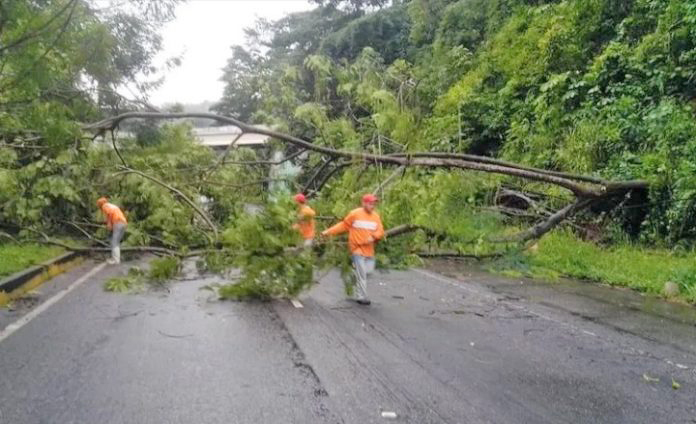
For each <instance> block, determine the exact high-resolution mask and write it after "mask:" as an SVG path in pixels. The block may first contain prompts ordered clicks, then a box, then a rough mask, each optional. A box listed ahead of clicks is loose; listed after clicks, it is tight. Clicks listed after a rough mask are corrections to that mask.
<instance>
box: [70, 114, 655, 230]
mask: <svg viewBox="0 0 696 424" xmlns="http://www.w3.org/2000/svg"><path fill="white" fill-rule="evenodd" d="M188 118H203V119H211V120H214V121H217V122H220V123H225V124H231V125H234V126H236V127H238V128H239V129H240V130H241V132H242V134H244V133H254V134H262V135H267V136H269V137H272V138H274V139H276V140H279V141H281V142H284V143H288V144H290V145H293V146H295V147H297V148H300V149H301V151H308V152H313V153H317V154H319V155H322V156H324V157H326V158H327V159H326V160H325V161H324V162H323V164H322V165H321V166H320V167H319V169H318V170H317V171H316V172H315V173H314V175H313V176H312V177H311V178H310V181H314V180H315V179H316V178H317V177H318V176H319V175H320V174H321V173H322V171H323V170H325V169H326V168H327V167H328V166H329V165H330V164H331V163H332V162H334V161H337V160H343V162H341V163H340V164H339V165H337V166H336V167H335V168H334V169H333V170H332V171H331V172H329V173H327V174H326V175H327V176H326V177H325V179H324V180H322V183H321V184H320V185H319V186H318V187H315V188H314V190H313V193H316V192H317V191H319V190H320V189H321V187H322V186H323V184H325V183H326V180H328V178H330V177H331V176H332V175H333V174H334V173H335V172H337V171H339V170H340V169H341V168H344V167H347V166H349V165H356V164H363V165H365V166H371V165H385V166H396V167H398V168H397V170H398V171H399V172H401V171H402V170H404V169H406V168H409V167H424V168H444V169H462V170H469V171H476V172H484V173H491V174H498V175H505V176H509V177H515V178H520V179H523V180H527V181H534V182H540V183H545V184H550V185H554V186H558V187H561V188H563V189H565V190H567V191H568V192H570V193H571V194H572V195H573V197H574V200H573V201H571V202H570V203H568V204H567V205H566V206H564V207H562V208H561V209H559V210H558V211H556V212H554V213H551V214H550V215H549V216H548V217H547V218H546V219H545V220H543V221H541V222H539V223H537V224H535V225H534V226H533V227H531V228H529V229H528V230H526V231H522V232H520V233H519V234H517V235H515V236H510V237H505V238H503V239H499V240H501V241H505V242H512V241H517V242H525V241H529V240H533V239H537V238H540V237H542V236H543V235H544V234H546V233H547V232H549V231H550V230H552V229H553V228H555V227H556V226H557V225H559V224H560V223H561V222H563V221H564V220H566V219H568V218H570V217H572V216H573V215H575V214H577V213H578V212H580V211H582V210H585V209H586V208H588V207H589V206H591V205H592V204H594V203H595V202H598V201H602V200H604V199H607V198H611V197H615V196H620V195H625V194H626V193H627V192H630V191H632V190H647V189H648V186H649V184H648V182H647V181H644V180H629V181H609V180H605V179H602V178H599V177H593V176H586V175H577V174H571V173H566V172H558V171H553V170H544V169H539V168H534V167H529V166H524V165H521V164H515V163H511V162H507V161H502V160H498V159H495V158H490V157H485V156H477V155H470V154H461V153H444V152H399V153H393V154H384V155H380V154H373V153H367V152H354V151H346V150H339V149H334V148H331V147H326V146H322V145H319V144H316V143H312V142H310V141H307V140H303V139H301V138H298V137H295V136H292V135H289V134H285V133H282V132H278V131H274V130H271V129H267V128H261V127H257V126H253V125H249V124H247V123H244V122H241V121H239V120H237V119H235V118H232V117H228V116H222V115H217V114H212V113H158V112H128V113H124V114H120V115H117V116H114V117H110V118H107V119H104V120H101V121H99V122H96V123H92V124H89V125H85V126H84V127H83V129H84V130H86V131H93V132H94V133H95V134H96V135H99V134H104V133H105V132H107V131H114V130H115V129H117V128H118V126H119V125H120V124H121V123H122V122H124V121H126V120H131V119H148V120H174V119H188ZM236 141H237V139H235V140H234V141H233V142H232V143H231V144H230V146H229V148H231V147H232V146H233V145H234V144H235V143H236ZM229 148H228V149H227V150H226V152H225V156H226V155H227V153H228V152H229ZM225 156H223V159H222V160H221V161H220V163H218V165H216V166H221V165H222V164H224V158H225ZM132 172H137V171H132ZM396 174H398V172H397V173H395V174H394V175H393V176H392V177H390V178H393V177H394V176H395V175H396ZM388 183H389V179H388V180H385V182H384V184H385V185H386V184H388ZM305 189H306V190H308V189H309V184H308V185H307V186H306V187H305ZM378 189H379V187H378ZM184 199H185V198H184ZM187 203H189V202H187ZM191 206H192V207H195V205H191ZM206 222H209V221H208V220H207V219H206Z"/></svg>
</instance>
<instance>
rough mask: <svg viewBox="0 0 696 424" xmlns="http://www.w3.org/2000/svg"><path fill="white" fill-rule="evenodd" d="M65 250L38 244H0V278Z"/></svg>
mask: <svg viewBox="0 0 696 424" xmlns="http://www.w3.org/2000/svg"><path fill="white" fill-rule="evenodd" d="M64 251H65V250H64V249H63V248H61V247H57V246H44V245H40V244H15V243H8V244H0V277H4V276H7V275H10V274H12V273H15V272H18V271H21V270H23V269H25V268H28V267H30V266H32V265H36V264H38V263H41V262H44V261H47V260H49V259H51V258H54V257H56V256H58V255H60V254H61V253H63V252H64Z"/></svg>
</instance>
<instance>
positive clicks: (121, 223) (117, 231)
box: [97, 197, 128, 265]
mask: <svg viewBox="0 0 696 424" xmlns="http://www.w3.org/2000/svg"><path fill="white" fill-rule="evenodd" d="M97 207H98V208H99V209H101V211H102V213H104V216H105V217H106V228H107V229H108V230H109V231H111V258H110V259H108V260H107V262H108V263H109V264H111V265H114V264H119V263H121V239H122V238H123V234H125V232H126V226H128V221H127V220H126V216H125V215H124V214H123V211H122V210H121V209H120V208H119V207H118V206H116V205H113V204H111V203H109V202H108V201H107V200H106V197H100V198H99V200H97Z"/></svg>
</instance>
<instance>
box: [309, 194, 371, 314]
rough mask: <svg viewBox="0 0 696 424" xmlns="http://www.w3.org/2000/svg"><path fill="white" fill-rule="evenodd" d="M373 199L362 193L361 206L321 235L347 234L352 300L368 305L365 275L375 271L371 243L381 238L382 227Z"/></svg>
mask: <svg viewBox="0 0 696 424" xmlns="http://www.w3.org/2000/svg"><path fill="white" fill-rule="evenodd" d="M377 201H378V199H377V197H376V196H375V195H373V194H366V195H364V196H363V197H362V207H360V208H357V209H354V210H352V211H351V212H350V213H349V214H348V215H347V216H346V217H345V218H343V221H341V222H339V223H338V224H336V225H334V226H333V227H331V228H329V229H328V230H325V231H324V232H322V233H321V235H322V236H335V235H338V234H342V233H345V232H346V231H347V232H348V249H350V254H351V259H352V261H353V270H354V273H355V277H356V280H357V284H356V301H357V302H358V303H359V304H361V305H369V304H370V303H371V302H370V300H369V299H368V297H367V276H368V274H370V273H372V271H374V269H375V243H376V242H377V241H378V240H380V239H382V237H384V227H383V226H382V220H381V219H380V217H379V214H378V213H377V212H376V211H375V205H376V204H377Z"/></svg>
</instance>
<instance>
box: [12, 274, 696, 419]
mask: <svg viewBox="0 0 696 424" xmlns="http://www.w3.org/2000/svg"><path fill="white" fill-rule="evenodd" d="M91 266H94V264H89V263H88V264H85V265H84V266H83V267H81V268H80V269H76V270H74V271H72V272H70V273H68V274H65V275H63V276H60V277H58V279H56V280H54V281H52V282H51V283H49V285H48V286H44V287H42V289H41V294H40V295H39V296H36V297H35V298H34V299H32V301H31V302H28V303H31V304H35V303H40V302H42V301H44V300H45V299H46V298H49V297H50V296H51V295H53V294H54V293H55V292H57V291H59V290H61V288H62V287H65V286H67V285H69V284H70V283H71V282H73V281H75V280H76V279H78V278H79V277H80V275H84V273H85V272H87V271H88V270H89V269H90V267H91ZM438 269H439V271H440V273H434V272H432V271H427V270H410V271H392V272H389V273H387V274H377V275H376V278H375V279H374V280H373V282H371V286H370V289H371V297H372V299H373V304H372V306H370V307H362V306H359V305H357V304H355V303H353V302H349V301H347V300H345V299H344V296H343V293H342V290H343V289H342V286H341V283H340V279H339V277H338V275H337V273H333V272H332V273H329V274H328V275H326V276H325V277H324V278H323V279H322V281H321V283H320V284H319V285H317V286H315V287H314V288H313V289H312V290H311V291H310V292H309V293H306V294H304V295H302V296H301V297H300V302H301V304H302V306H303V307H302V308H296V307H295V306H293V305H292V304H291V303H290V302H287V301H277V302H272V303H268V304H261V303H237V302H219V301H217V300H215V296H214V295H213V293H212V292H210V291H209V290H205V289H204V288H205V286H206V285H208V284H211V283H214V282H217V281H220V280H219V279H217V278H215V277H211V278H195V279H189V280H186V281H175V282H173V283H172V284H171V285H170V286H169V290H160V291H154V292H148V293H143V294H137V295H125V294H113V293H107V292H105V291H104V290H103V288H102V284H103V282H104V281H105V280H106V279H108V278H109V277H110V276H113V275H116V274H123V273H125V272H126V270H127V266H121V267H109V268H105V269H104V270H102V271H101V272H99V273H97V274H96V275H95V276H94V277H92V278H90V279H88V280H87V281H85V283H84V284H82V285H80V286H79V287H77V288H75V290H73V291H72V292H70V293H69V294H67V295H66V296H65V297H64V298H62V299H61V300H60V301H58V302H57V303H55V304H54V305H53V306H51V307H50V308H48V309H47V310H45V312H43V313H41V314H40V315H38V316H37V317H36V318H35V319H33V320H31V321H30V322H29V323H28V324H26V325H25V326H23V327H21V328H19V329H18V330H17V331H16V332H15V333H13V334H11V335H10V336H8V337H7V338H5V339H3V340H2V341H0V369H1V370H2V378H1V379H0V423H13V424H14V423H384V422H408V423H419V424H422V423H594V422H596V423H623V422H625V423H642V422H645V423H662V422H665V423H681V422H687V423H688V422H696V401H695V399H696V371H694V370H695V369H696V368H695V367H696V327H695V326H694V324H696V312H695V310H694V309H693V308H690V307H680V306H675V305H670V304H667V303H665V302H662V301H658V300H652V299H650V298H646V297H643V296H640V295H638V294H636V293H633V292H628V291H620V290H614V289H609V288H605V287H599V286H594V285H588V284H581V283H562V284H547V283H535V282H531V281H528V280H519V279H508V278H501V277H496V276H491V275H488V274H481V273H476V272H471V271H469V270H467V268H466V267H462V266H458V267H454V266H449V265H438ZM20 306H21V305H20ZM30 306H35V305H27V308H28V307H30ZM25 312H26V311H25V310H22V308H21V307H20V308H19V310H18V311H14V312H13V311H3V312H2V314H0V327H5V326H6V325H8V324H10V323H12V322H13V321H15V320H17V319H18V318H19V317H20V316H21V314H23V313H25ZM673 381H674V382H676V383H677V384H678V385H679V389H674V388H673ZM675 387H676V386H675ZM391 412H393V413H395V414H396V418H395V419H393V418H388V417H389V416H390V415H391V414H386V413H391ZM383 413H385V414H386V417H385V416H383Z"/></svg>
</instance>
